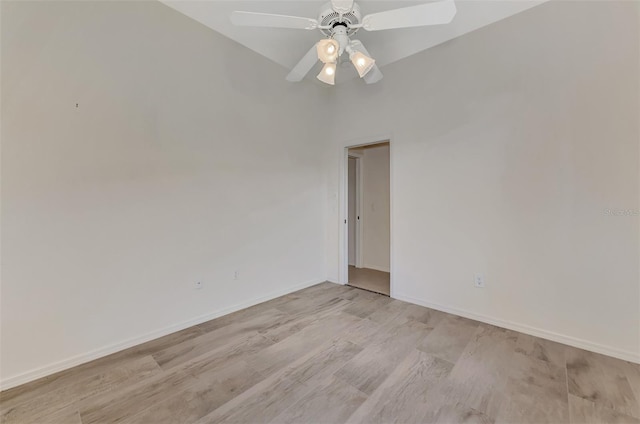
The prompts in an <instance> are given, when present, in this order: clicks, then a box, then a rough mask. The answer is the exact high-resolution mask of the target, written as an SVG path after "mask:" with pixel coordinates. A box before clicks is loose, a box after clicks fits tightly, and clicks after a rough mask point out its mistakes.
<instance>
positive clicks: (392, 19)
mask: <svg viewBox="0 0 640 424" xmlns="http://www.w3.org/2000/svg"><path fill="white" fill-rule="evenodd" d="M455 14H456V6H455V3H454V1H453V0H440V1H436V2H431V3H425V4H420V5H417V6H410V7H404V8H401V9H394V10H388V11H384V12H379V13H372V14H370V15H365V16H364V17H363V16H362V14H361V13H360V7H359V6H358V4H356V3H355V2H354V1H353V0H331V2H329V3H326V4H325V5H323V6H322V8H321V9H320V14H319V16H318V19H312V18H301V17H298V16H286V15H274V14H270V13H258V12H240V11H235V12H233V13H232V14H231V22H233V24H235V25H240V26H256V27H271V28H293V29H306V30H314V29H318V30H320V32H321V33H322V34H323V35H324V36H325V37H326V38H323V39H321V40H320V41H318V42H317V43H316V44H314V45H313V46H312V47H311V49H310V50H309V51H308V52H307V54H305V55H304V57H303V58H302V59H301V60H300V62H298V64H297V65H296V66H294V68H293V69H292V70H291V72H289V75H287V80H288V81H301V80H302V79H303V78H304V77H305V76H306V75H307V74H308V73H309V71H310V70H311V68H313V66H314V65H315V64H316V62H317V61H318V60H320V61H322V62H323V63H324V67H323V68H322V71H320V73H319V74H318V79H319V80H320V81H322V82H325V83H327V84H331V85H333V84H335V74H336V65H337V63H338V60H339V59H340V57H341V56H342V55H343V54H344V53H345V52H347V54H348V55H349V59H350V60H351V62H352V63H353V66H354V67H355V68H356V71H358V75H360V78H363V79H364V80H365V82H366V83H367V84H372V83H375V82H378V81H380V80H381V79H382V72H380V70H379V69H378V66H376V63H375V60H374V59H373V58H371V56H370V55H369V52H368V51H367V49H366V48H365V47H364V45H363V44H362V43H361V42H360V41H359V40H355V39H351V37H352V36H353V35H355V33H356V32H358V30H359V29H360V28H363V29H365V30H366V31H380V30H385V29H395V28H409V27H417V26H427V25H441V24H448V23H449V22H451V21H452V20H453V17H454V16H455Z"/></svg>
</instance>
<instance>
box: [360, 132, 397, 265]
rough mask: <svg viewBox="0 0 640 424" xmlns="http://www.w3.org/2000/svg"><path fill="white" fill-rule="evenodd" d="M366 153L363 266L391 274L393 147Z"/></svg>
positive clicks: (363, 154)
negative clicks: (390, 186)
mask: <svg viewBox="0 0 640 424" xmlns="http://www.w3.org/2000/svg"><path fill="white" fill-rule="evenodd" d="M361 152H362V174H363V176H362V180H363V181H362V186H363V187H362V191H363V193H362V203H363V205H362V216H361V217H360V218H361V219H362V245H363V246H362V266H363V267H364V268H371V269H377V270H378V271H384V272H389V270H390V269H389V242H390V240H389V235H390V229H389V223H390V217H389V210H390V209H389V208H390V203H389V144H380V145H374V146H367V147H366V148H364V149H362V150H361Z"/></svg>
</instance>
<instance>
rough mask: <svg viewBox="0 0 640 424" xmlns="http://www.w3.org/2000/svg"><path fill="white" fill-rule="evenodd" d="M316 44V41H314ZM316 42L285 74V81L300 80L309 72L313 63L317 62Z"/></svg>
mask: <svg viewBox="0 0 640 424" xmlns="http://www.w3.org/2000/svg"><path fill="white" fill-rule="evenodd" d="M316 44H317V43H316ZM316 44H314V45H313V46H312V47H311V48H310V49H309V51H308V52H307V54H305V55H304V56H303V57H302V59H300V62H298V64H297V65H296V66H294V67H293V69H292V70H291V72H289V75H287V81H291V82H298V81H302V79H303V78H304V77H305V76H306V75H307V74H308V73H309V71H310V70H311V68H313V65H315V64H316V62H318V52H317V50H316Z"/></svg>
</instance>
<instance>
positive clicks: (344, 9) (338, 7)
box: [331, 0, 353, 15]
mask: <svg viewBox="0 0 640 424" xmlns="http://www.w3.org/2000/svg"><path fill="white" fill-rule="evenodd" d="M331 8H332V9H333V10H334V11H335V12H338V13H340V14H342V15H344V14H346V13H349V12H351V9H353V0H331Z"/></svg>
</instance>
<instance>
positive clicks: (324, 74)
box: [318, 63, 336, 85]
mask: <svg viewBox="0 0 640 424" xmlns="http://www.w3.org/2000/svg"><path fill="white" fill-rule="evenodd" d="M318 79H319V80H320V81H322V82H324V83H326V84H330V85H334V84H335V80H336V64H335V63H326V64H325V65H324V67H323V68H322V71H320V73H319V74H318Z"/></svg>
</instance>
